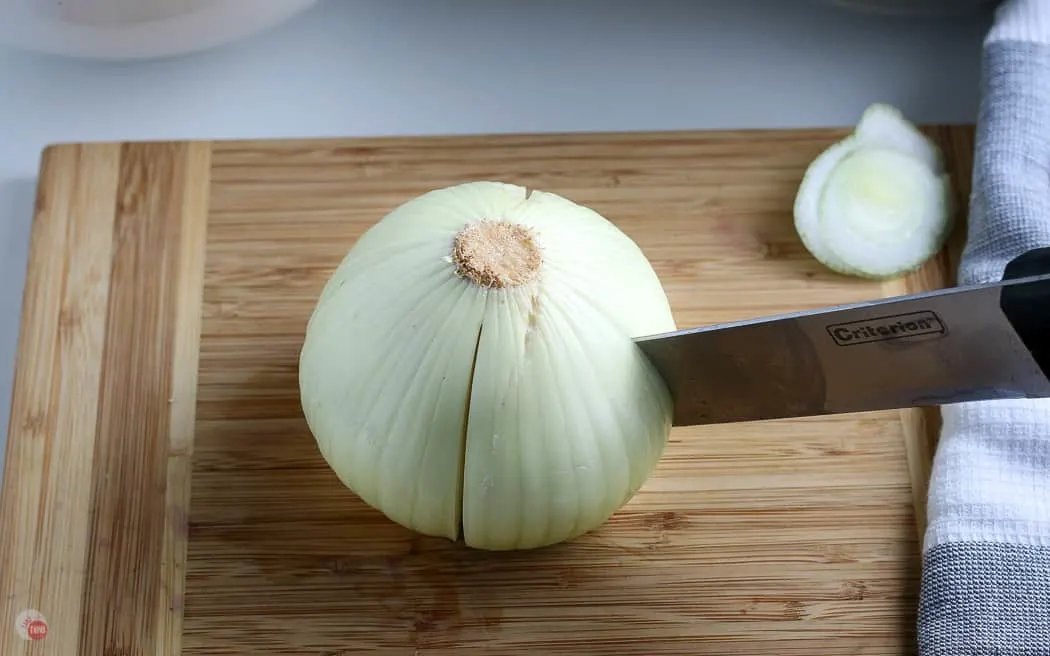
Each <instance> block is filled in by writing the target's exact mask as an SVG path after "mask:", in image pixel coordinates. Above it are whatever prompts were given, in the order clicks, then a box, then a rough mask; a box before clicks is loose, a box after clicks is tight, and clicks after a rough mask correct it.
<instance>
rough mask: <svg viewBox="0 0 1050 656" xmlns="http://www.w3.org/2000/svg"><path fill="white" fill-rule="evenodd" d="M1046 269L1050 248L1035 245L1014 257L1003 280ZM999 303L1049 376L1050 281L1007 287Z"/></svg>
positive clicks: (1049, 267)
mask: <svg viewBox="0 0 1050 656" xmlns="http://www.w3.org/2000/svg"><path fill="white" fill-rule="evenodd" d="M1047 273H1050V248H1036V249H1033V250H1030V251H1028V252H1027V253H1023V254H1022V255H1019V256H1017V257H1015V258H1014V259H1013V260H1011V261H1010V263H1009V264H1007V265H1006V269H1005V271H1004V272H1003V280H1013V279H1016V278H1024V277H1026V276H1039V275H1045V274H1047ZM999 307H1000V308H1001V309H1002V311H1003V314H1005V315H1006V318H1007V320H1008V321H1009V322H1010V323H1011V324H1012V325H1013V328H1014V330H1015V331H1017V335H1018V337H1020V338H1021V341H1022V342H1024V345H1025V346H1026V347H1027V348H1028V351H1029V352H1030V353H1031V354H1032V357H1033V358H1034V359H1035V361H1036V364H1038V365H1039V368H1040V369H1042V370H1043V375H1044V376H1047V377H1048V378H1050V281H1040V282H1034V283H1031V284H1023V285H1012V286H1010V287H1004V288H1003V291H1002V293H1001V294H1000V296H999Z"/></svg>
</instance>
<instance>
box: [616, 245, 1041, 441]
mask: <svg viewBox="0 0 1050 656" xmlns="http://www.w3.org/2000/svg"><path fill="white" fill-rule="evenodd" d="M635 342H636V344H637V345H638V346H639V347H640V348H641V350H642V351H643V352H644V353H645V354H646V355H647V356H648V358H649V359H650V361H651V362H652V363H653V365H654V366H655V367H656V369H657V370H658V371H659V372H660V374H661V375H662V376H663V378H664V380H665V381H666V382H667V384H668V386H669V388H670V390H671V395H672V398H673V399H674V418H673V423H674V425H675V426H694V425H705V424H719V423H729V422H743V421H761V420H769V419H783V418H791V417H811V416H820V415H829V414H841V413H852V412H867V411H875V410H890V409H902V408H912V407H923V406H936V405H948V404H953V403H960V402H964V401H983V400H995V399H1014V398H1045V397H1050V378H1048V376H1050V348H1048V344H1050V248H1046V249H1037V250H1035V251H1029V252H1028V253H1025V254H1024V255H1022V256H1020V257H1018V258H1016V259H1014V260H1013V261H1012V262H1010V264H1009V265H1008V266H1007V268H1006V272H1005V274H1004V276H1003V279H1002V280H1001V281H998V282H993V283H988V284H978V285H968V286H959V287H952V288H947V289H941V290H937V291H931V292H923V293H918V294H909V295H904V296H897V297H891V298H885V299H879V300H873V301H866V302H860V303H852V304H848V305H840V306H835V307H830V308H823V309H818V310H807V311H802V312H794V313H790V314H783V315H776V316H772V317H764V318H757V319H751V320H745V321H737V322H732V323H726V324H719V325H713V326H704V327H697V328H692V329H686V330H678V331H674V332H670V333H664V334H660V335H651V336H646V337H640V338H638V339H636V340H635Z"/></svg>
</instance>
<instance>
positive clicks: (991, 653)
mask: <svg viewBox="0 0 1050 656" xmlns="http://www.w3.org/2000/svg"><path fill="white" fill-rule="evenodd" d="M918 638H919V654H920V655H921V656H1048V655H1050V547H1040V546H1023V545H1011V544H998V543H990V542H956V543H948V544H942V545H938V546H936V547H933V548H932V549H930V550H929V551H927V553H926V555H925V557H924V559H923V573H922V589H921V595H920V602H919V619H918Z"/></svg>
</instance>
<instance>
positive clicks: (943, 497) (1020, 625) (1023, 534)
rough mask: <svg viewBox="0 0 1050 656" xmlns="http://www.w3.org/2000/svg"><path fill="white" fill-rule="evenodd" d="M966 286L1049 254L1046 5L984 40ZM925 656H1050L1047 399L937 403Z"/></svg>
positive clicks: (1002, 22)
mask: <svg viewBox="0 0 1050 656" xmlns="http://www.w3.org/2000/svg"><path fill="white" fill-rule="evenodd" d="M982 67H983V70H982V83H981V84H982V88H981V93H982V97H981V106H980V112H979V115H978V120H977V141H976V150H975V159H974V168H973V192H972V195H971V198H970V209H969V217H968V236H967V243H966V247H965V249H964V251H963V257H962V261H961V263H960V266H959V272H958V273H959V282H960V284H967V283H979V282H990V281H994V280H999V279H1001V278H1002V275H1003V270H1004V268H1005V266H1006V264H1007V262H1009V261H1010V260H1011V259H1013V258H1014V257H1016V256H1018V255H1020V254H1021V253H1024V252H1025V251H1027V250H1030V249H1032V248H1038V247H1042V246H1050V0H1006V2H1004V3H1002V4H1000V5H999V7H998V9H997V12H996V15H995V21H994V24H993V26H992V28H991V30H990V31H989V32H988V35H987V38H986V40H985V42H984V49H983V63H982ZM941 412H942V416H943V419H944V422H943V427H942V429H941V435H940V442H939V444H938V446H937V451H936V454H935V456H934V464H933V474H932V479H931V481H930V492H929V509H928V522H929V523H928V525H927V531H926V541H925V544H924V554H923V561H924V562H923V574H922V585H921V593H920V603H919V618H918V642H919V653H920V656H949V655H951V656H977V655H981V656H984V655H988V656H992V655H994V656H1037V655H1039V656H1048V655H1050V401H1048V400H1020V401H989V402H976V403H963V404H958V405H950V406H944V407H943V408H941Z"/></svg>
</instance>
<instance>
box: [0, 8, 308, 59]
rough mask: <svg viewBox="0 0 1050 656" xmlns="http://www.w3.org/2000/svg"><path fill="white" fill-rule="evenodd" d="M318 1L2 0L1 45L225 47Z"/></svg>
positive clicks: (153, 51)
mask: <svg viewBox="0 0 1050 656" xmlns="http://www.w3.org/2000/svg"><path fill="white" fill-rule="evenodd" d="M316 3H317V0H0V43H4V44H6V45H10V46H14V47H16V48H24V49H27V50H34V51H38V52H48V53H52V54H58V55H67V56H73V57H91V58H103V59H135V58H144V57H163V56H169V55H179V54H186V53H189V52H195V51H199V50H205V49H208V48H213V47H215V46H220V45H224V44H227V43H230V42H233V41H236V40H238V39H242V38H245V37H247V36H250V35H252V34H256V33H258V32H261V31H263V30H266V29H269V28H271V27H274V26H276V25H278V24H279V23H283V22H284V21H286V20H288V19H290V18H292V17H293V16H295V15H296V14H299V13H301V12H303V11H305V10H306V9H308V8H309V7H311V6H312V5H314V4H316Z"/></svg>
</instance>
